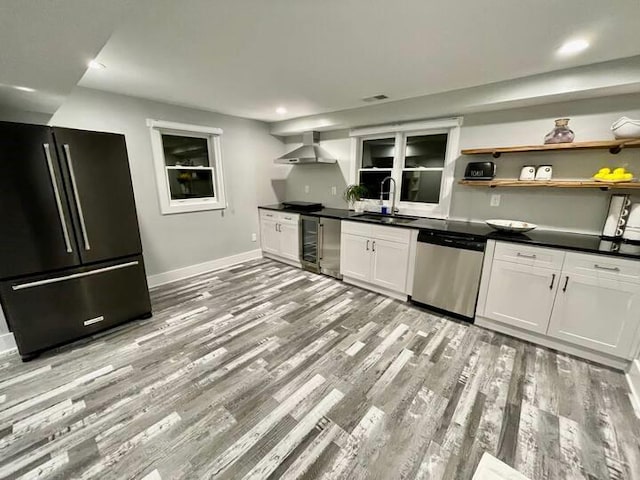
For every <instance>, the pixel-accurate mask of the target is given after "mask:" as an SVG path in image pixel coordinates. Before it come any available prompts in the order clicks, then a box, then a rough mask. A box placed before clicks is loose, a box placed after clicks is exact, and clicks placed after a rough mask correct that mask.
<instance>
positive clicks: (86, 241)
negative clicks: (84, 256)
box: [63, 143, 91, 250]
mask: <svg viewBox="0 0 640 480" xmlns="http://www.w3.org/2000/svg"><path fill="white" fill-rule="evenodd" d="M63 148H64V153H65V155H66V157H67V166H68V167H69V176H70V177H71V187H72V188H73V197H74V199H75V201H76V207H77V209H78V218H79V219H80V230H81V231H82V239H83V240H84V249H85V250H91V246H90V245H89V235H88V234H87V226H86V225H85V223H84V213H83V212H82V203H80V193H79V192H78V184H77V183H76V174H75V172H74V171H73V162H72V161H71V150H70V149H69V145H67V144H66V143H65V144H64V145H63Z"/></svg>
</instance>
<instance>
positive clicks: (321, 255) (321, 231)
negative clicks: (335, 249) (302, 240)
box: [318, 223, 324, 260]
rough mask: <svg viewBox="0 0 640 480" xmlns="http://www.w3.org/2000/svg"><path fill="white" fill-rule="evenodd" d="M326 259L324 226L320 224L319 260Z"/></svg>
mask: <svg viewBox="0 0 640 480" xmlns="http://www.w3.org/2000/svg"><path fill="white" fill-rule="evenodd" d="M322 257H324V225H323V224H322V223H319V224H318V260H322Z"/></svg>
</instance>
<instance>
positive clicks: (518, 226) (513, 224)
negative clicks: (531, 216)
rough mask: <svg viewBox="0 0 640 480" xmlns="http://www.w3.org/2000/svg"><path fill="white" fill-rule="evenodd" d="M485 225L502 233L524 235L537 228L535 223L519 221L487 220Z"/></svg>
mask: <svg viewBox="0 0 640 480" xmlns="http://www.w3.org/2000/svg"><path fill="white" fill-rule="evenodd" d="M485 223H486V224H487V225H489V226H490V227H491V228H495V229H496V230H500V231H502V232H514V233H515V232H517V233H524V232H529V231H531V230H533V229H534V228H536V227H537V225H536V224H535V223H527V222H520V221H519V220H500V219H491V220H486V221H485Z"/></svg>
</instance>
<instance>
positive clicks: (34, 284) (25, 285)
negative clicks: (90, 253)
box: [11, 260, 138, 291]
mask: <svg viewBox="0 0 640 480" xmlns="http://www.w3.org/2000/svg"><path fill="white" fill-rule="evenodd" d="M135 265H138V261H137V260H134V261H133V262H127V263H121V264H119V265H111V266H109V267H103V268H98V269H96V270H89V271H88V272H80V273H72V274H71V275H65V276H63V277H54V278H47V279H45V280H36V281H35V282H29V283H22V284H19V285H12V286H11V289H12V290H14V291H15V290H24V289H25V288H33V287H39V286H41V285H49V284H50V283H58V282H64V281H67V280H73V279H74V278H82V277H89V276H91V275H98V274H100V273H105V272H111V271H112V270H119V269H121V268H128V267H133V266H135Z"/></svg>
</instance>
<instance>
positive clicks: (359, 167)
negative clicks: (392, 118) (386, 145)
mask: <svg viewBox="0 0 640 480" xmlns="http://www.w3.org/2000/svg"><path fill="white" fill-rule="evenodd" d="M384 138H395V141H396V142H397V141H398V139H397V136H396V135H395V133H394V132H391V133H387V134H384V133H381V134H377V135H367V136H364V137H359V138H358V142H359V147H358V151H359V152H360V153H359V156H358V162H357V167H356V168H357V172H356V181H355V182H353V183H357V184H358V185H359V184H360V173H361V172H363V171H364V172H389V175H391V177H392V178H393V171H394V168H395V165H396V157H397V155H398V149H397V148H395V146H394V152H393V165H391V167H390V168H377V167H373V168H362V152H363V148H364V147H363V145H364V142H365V141H366V140H382V139H384ZM373 200H377V199H375V198H374V199H373Z"/></svg>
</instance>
